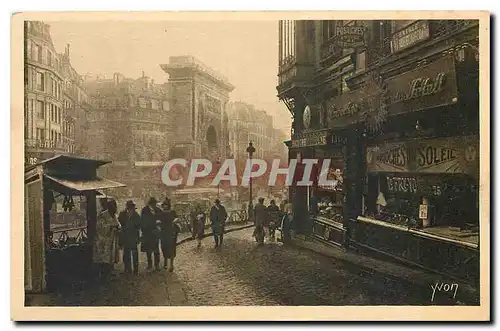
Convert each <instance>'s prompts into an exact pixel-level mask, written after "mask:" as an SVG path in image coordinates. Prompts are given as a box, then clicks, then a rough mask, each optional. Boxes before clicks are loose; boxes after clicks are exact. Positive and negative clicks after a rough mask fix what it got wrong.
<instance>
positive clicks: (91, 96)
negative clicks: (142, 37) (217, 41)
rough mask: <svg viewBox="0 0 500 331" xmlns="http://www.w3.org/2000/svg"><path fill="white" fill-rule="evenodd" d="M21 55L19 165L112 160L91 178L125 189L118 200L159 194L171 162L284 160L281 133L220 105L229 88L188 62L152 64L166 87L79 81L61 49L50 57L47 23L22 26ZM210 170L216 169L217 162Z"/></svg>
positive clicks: (247, 108)
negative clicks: (57, 158)
mask: <svg viewBox="0 0 500 331" xmlns="http://www.w3.org/2000/svg"><path fill="white" fill-rule="evenodd" d="M25 33H26V38H25V42H26V47H25V49H26V54H25V64H26V65H25V68H26V69H25V91H26V93H25V146H26V148H25V152H26V160H25V161H26V163H27V164H35V163H38V162H40V161H41V160H43V159H46V158H49V157H52V156H54V155H55V154H77V155H81V156H85V157H90V158H95V159H104V160H110V161H112V163H111V164H109V165H108V166H106V167H104V168H102V169H101V170H100V171H101V174H102V175H103V176H105V177H107V178H110V179H115V180H118V181H120V182H123V183H125V184H126V185H127V188H126V189H123V188H120V189H118V190H116V191H115V192H109V193H110V194H112V195H115V196H116V197H118V198H125V197H126V198H135V199H137V198H144V199H146V198H147V197H148V196H151V195H154V196H158V197H160V196H163V195H165V194H167V193H168V190H169V188H167V187H166V186H165V185H164V184H163V183H162V181H161V171H162V168H163V166H164V164H165V161H166V160H168V159H172V158H186V159H188V160H189V159H192V158H207V159H210V160H212V161H217V160H218V161H223V159H225V158H228V157H236V158H238V159H239V160H242V161H244V160H246V158H247V157H248V155H247V153H246V148H247V146H248V142H249V141H252V142H253V143H254V146H255V147H256V150H257V151H256V154H255V155H254V157H259V158H269V159H270V158H271V157H276V156H279V157H281V158H286V157H285V155H286V153H285V152H284V151H285V149H284V148H285V145H284V144H283V141H284V140H285V137H284V134H283V133H282V132H281V131H279V130H276V129H275V128H274V127H273V118H272V116H270V115H268V114H267V113H266V112H265V111H262V110H257V109H255V107H254V106H252V105H248V104H245V103H241V102H236V103H233V104H230V103H229V94H230V93H231V91H232V90H233V89H234V86H233V85H231V83H229V82H228V80H227V79H226V78H224V77H223V76H221V75H220V74H218V73H217V72H216V71H215V70H213V69H211V68H209V67H207V66H206V65H205V64H203V63H202V62H200V61H199V60H197V59H196V58H194V57H192V56H174V57H170V59H169V63H167V64H161V65H160V66H161V68H162V69H163V70H164V71H165V73H167V74H168V75H169V78H168V82H167V83H164V84H155V82H154V81H153V80H152V79H150V78H149V77H147V76H145V74H144V73H143V75H142V77H139V78H136V79H133V78H127V77H124V76H123V75H122V74H120V73H115V74H114V75H113V77H112V78H104V77H99V76H97V77H91V76H90V75H85V77H84V78H83V77H82V76H81V75H80V74H78V73H77V72H76V70H75V69H74V68H73V67H72V65H71V61H70V46H69V45H67V46H66V48H65V50H64V53H63V54H58V53H57V52H56V50H55V48H54V45H53V43H52V39H51V36H50V26H49V25H48V24H45V23H43V22H27V23H26V25H25ZM219 164H220V163H219Z"/></svg>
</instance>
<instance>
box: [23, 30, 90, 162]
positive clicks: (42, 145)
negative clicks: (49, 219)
mask: <svg viewBox="0 0 500 331" xmlns="http://www.w3.org/2000/svg"><path fill="white" fill-rule="evenodd" d="M24 62H25V71H24V85H25V97H24V99H25V107H24V142H25V163H26V164H35V163H37V162H39V161H41V160H43V159H45V158H48V157H51V156H53V155H55V154H62V153H69V154H74V153H75V152H76V149H77V145H76V140H77V139H76V137H77V132H81V130H78V126H79V125H81V124H82V123H80V122H79V121H78V117H79V116H78V114H79V112H80V111H81V110H82V109H84V108H86V107H87V106H88V104H87V95H86V93H85V90H84V88H83V87H82V79H81V78H80V76H79V75H78V74H77V73H76V71H75V70H74V69H73V68H72V66H71V63H70V57H69V46H67V48H66V50H65V53H64V54H58V53H57V52H56V50H55V48H54V45H53V44H52V39H51V37H50V26H49V25H47V24H45V23H43V22H34V21H33V22H26V23H25V56H24Z"/></svg>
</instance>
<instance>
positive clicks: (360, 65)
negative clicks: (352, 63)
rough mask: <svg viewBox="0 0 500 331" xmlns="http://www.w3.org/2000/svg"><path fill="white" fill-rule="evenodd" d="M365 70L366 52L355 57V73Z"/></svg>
mask: <svg viewBox="0 0 500 331" xmlns="http://www.w3.org/2000/svg"><path fill="white" fill-rule="evenodd" d="M365 69H366V52H361V53H358V54H357V55H356V72H361V71H364V70H365Z"/></svg>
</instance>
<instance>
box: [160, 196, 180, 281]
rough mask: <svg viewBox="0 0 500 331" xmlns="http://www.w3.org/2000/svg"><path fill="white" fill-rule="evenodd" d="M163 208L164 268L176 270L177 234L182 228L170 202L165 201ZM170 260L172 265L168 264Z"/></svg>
mask: <svg viewBox="0 0 500 331" xmlns="http://www.w3.org/2000/svg"><path fill="white" fill-rule="evenodd" d="M161 208H162V212H161V214H160V221H161V225H160V228H161V232H160V240H161V251H162V254H163V261H164V264H163V268H164V269H168V270H169V271H170V272H172V271H174V259H175V255H176V252H177V236H178V234H179V232H180V228H179V227H178V225H177V224H176V223H175V222H174V221H175V220H176V219H177V214H176V213H175V211H173V210H172V209H171V205H170V203H167V202H166V201H164V202H163V203H162V205H161ZM169 261H170V266H169V264H168V262H169Z"/></svg>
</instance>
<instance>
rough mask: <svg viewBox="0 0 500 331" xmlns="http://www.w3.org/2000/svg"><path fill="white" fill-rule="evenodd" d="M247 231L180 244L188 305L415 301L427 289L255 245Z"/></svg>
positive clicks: (303, 253)
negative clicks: (217, 241) (216, 240)
mask: <svg viewBox="0 0 500 331" xmlns="http://www.w3.org/2000/svg"><path fill="white" fill-rule="evenodd" d="M251 234H252V229H246V230H241V231H236V232H232V233H229V234H227V235H226V237H225V239H224V247H223V248H222V249H220V250H215V249H214V248H213V241H212V240H211V238H206V239H205V240H204V241H203V247H202V248H201V249H197V248H196V243H194V242H188V243H185V244H184V245H182V246H180V247H179V251H178V258H177V261H176V263H177V270H176V273H177V275H178V278H179V279H181V280H182V283H183V287H184V290H185V293H186V295H187V301H188V304H189V305H198V306H203V305H420V304H429V297H428V293H421V291H419V290H418V289H410V288H407V287H405V286H404V285H402V284H399V283H395V282H393V281H389V280H386V279H384V278H381V277H378V276H374V275H370V274H365V273H362V272H360V271H359V270H357V269H356V268H354V269H353V267H352V266H351V265H346V264H344V263H343V262H342V261H336V260H332V259H330V258H327V257H324V256H322V255H319V254H317V253H314V252H311V251H308V250H304V249H300V248H296V247H284V246H282V245H281V244H279V243H271V244H266V245H264V246H261V247H258V246H257V244H256V243H255V242H254V241H252V239H253V238H252V237H251Z"/></svg>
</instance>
